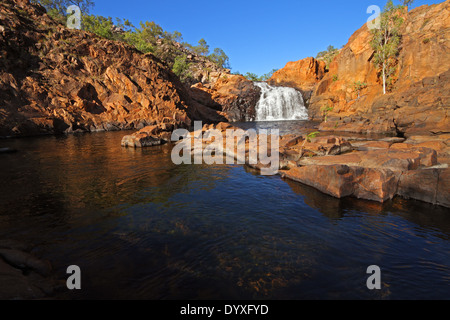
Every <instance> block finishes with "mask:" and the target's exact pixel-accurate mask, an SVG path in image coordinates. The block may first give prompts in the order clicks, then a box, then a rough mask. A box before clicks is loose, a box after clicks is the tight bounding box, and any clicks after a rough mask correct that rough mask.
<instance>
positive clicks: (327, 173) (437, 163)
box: [280, 135, 450, 208]
mask: <svg viewBox="0 0 450 320" xmlns="http://www.w3.org/2000/svg"><path fill="white" fill-rule="evenodd" d="M449 138H450V137H449V135H441V136H425V137H419V136H418V137H411V138H409V139H408V140H406V141H404V142H400V140H395V139H384V140H385V141H381V140H380V141H357V142H352V146H353V151H351V152H347V153H344V154H340V155H330V156H313V157H302V158H300V159H299V160H297V161H296V163H295V164H294V165H292V166H291V167H290V168H287V170H282V171H280V174H281V176H282V177H283V178H286V179H290V180H293V181H297V182H300V183H303V184H305V185H308V186H311V187H313V188H315V189H317V190H320V191H321V192H323V193H326V194H328V195H331V196H333V197H336V198H344V197H355V198H359V199H366V200H372V201H377V202H385V201H388V200H391V199H393V198H394V197H395V196H401V197H403V198H406V199H415V200H420V201H424V202H428V203H431V204H435V205H440V206H444V207H447V208H449V207H450V191H449V190H450V169H449V156H450V148H449V146H450V144H449Z"/></svg>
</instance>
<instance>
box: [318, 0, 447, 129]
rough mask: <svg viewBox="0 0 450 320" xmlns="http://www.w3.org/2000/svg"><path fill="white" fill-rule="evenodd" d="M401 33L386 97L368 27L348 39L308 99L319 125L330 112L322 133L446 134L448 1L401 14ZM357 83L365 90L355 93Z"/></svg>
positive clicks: (322, 127) (323, 124)
mask: <svg viewBox="0 0 450 320" xmlns="http://www.w3.org/2000/svg"><path fill="white" fill-rule="evenodd" d="M401 33H402V43H401V51H400V55H399V57H398V67H397V80H396V82H395V84H394V86H393V88H392V92H390V93H388V94H387V95H383V93H382V86H381V83H380V79H379V78H378V70H377V69H376V68H375V65H374V64H373V62H372V56H373V49H372V48H371V46H370V40H371V34H370V32H369V30H368V28H367V26H366V25H364V26H363V27H362V28H361V29H359V30H358V31H357V32H355V34H354V35H353V36H352V37H351V38H350V40H349V42H348V44H347V45H346V46H345V47H344V48H343V50H342V51H341V52H340V54H339V55H338V56H337V57H336V59H335V60H334V62H333V63H331V65H330V71H329V72H328V73H327V75H326V76H325V77H324V78H323V80H322V81H321V82H320V83H319V84H318V85H317V87H316V89H315V92H314V94H313V97H312V99H311V107H310V113H311V117H312V118H314V119H317V120H323V112H322V111H321V110H322V109H323V108H324V107H326V106H331V107H333V111H331V112H330V113H329V114H328V121H327V122H326V123H322V126H321V129H322V130H336V127H337V128H338V129H337V130H339V131H352V132H386V133H393V134H401V135H406V136H408V135H413V134H418V133H420V134H431V133H445V132H448V131H449V130H450V122H449V119H448V113H449V109H450V100H449V99H450V96H449V95H448V92H449V89H450V71H449V69H450V51H449V50H448V39H449V36H450V1H448V0H447V1H445V2H443V3H441V4H438V5H432V6H422V7H419V8H416V9H414V10H412V11H411V12H409V13H407V14H405V21H404V23H403V25H402V29H401ZM446 43H447V44H446ZM358 81H359V82H361V83H366V84H367V86H366V87H365V88H362V89H361V90H359V92H358V91H356V89H355V83H356V82H358Z"/></svg>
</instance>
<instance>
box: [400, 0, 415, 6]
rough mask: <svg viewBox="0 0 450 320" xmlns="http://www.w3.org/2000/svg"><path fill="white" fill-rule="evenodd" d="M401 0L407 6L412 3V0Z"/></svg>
mask: <svg viewBox="0 0 450 320" xmlns="http://www.w3.org/2000/svg"><path fill="white" fill-rule="evenodd" d="M401 2H402V4H403V5H404V6H405V7H408V8H409V7H410V6H411V5H412V4H413V2H414V0H401Z"/></svg>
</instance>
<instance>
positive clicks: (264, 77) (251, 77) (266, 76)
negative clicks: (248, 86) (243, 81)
mask: <svg viewBox="0 0 450 320" xmlns="http://www.w3.org/2000/svg"><path fill="white" fill-rule="evenodd" d="M277 71H278V69H272V71H270V72H268V73H266V74H263V75H262V76H258V75H257V74H256V73H252V72H247V73H246V74H245V75H244V77H245V78H247V79H248V80H250V81H255V82H262V81H267V80H269V79H270V78H272V76H273V74H274V73H275V72H277Z"/></svg>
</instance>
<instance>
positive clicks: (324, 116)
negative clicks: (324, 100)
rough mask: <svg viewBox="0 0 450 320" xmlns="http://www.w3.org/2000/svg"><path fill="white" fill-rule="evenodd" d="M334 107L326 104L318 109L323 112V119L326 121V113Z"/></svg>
mask: <svg viewBox="0 0 450 320" xmlns="http://www.w3.org/2000/svg"><path fill="white" fill-rule="evenodd" d="M333 109H334V107H330V106H329V105H328V104H327V105H326V106H323V107H322V108H321V109H320V110H321V111H322V114H323V121H324V122H327V121H328V113H329V112H330V111H333Z"/></svg>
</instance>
